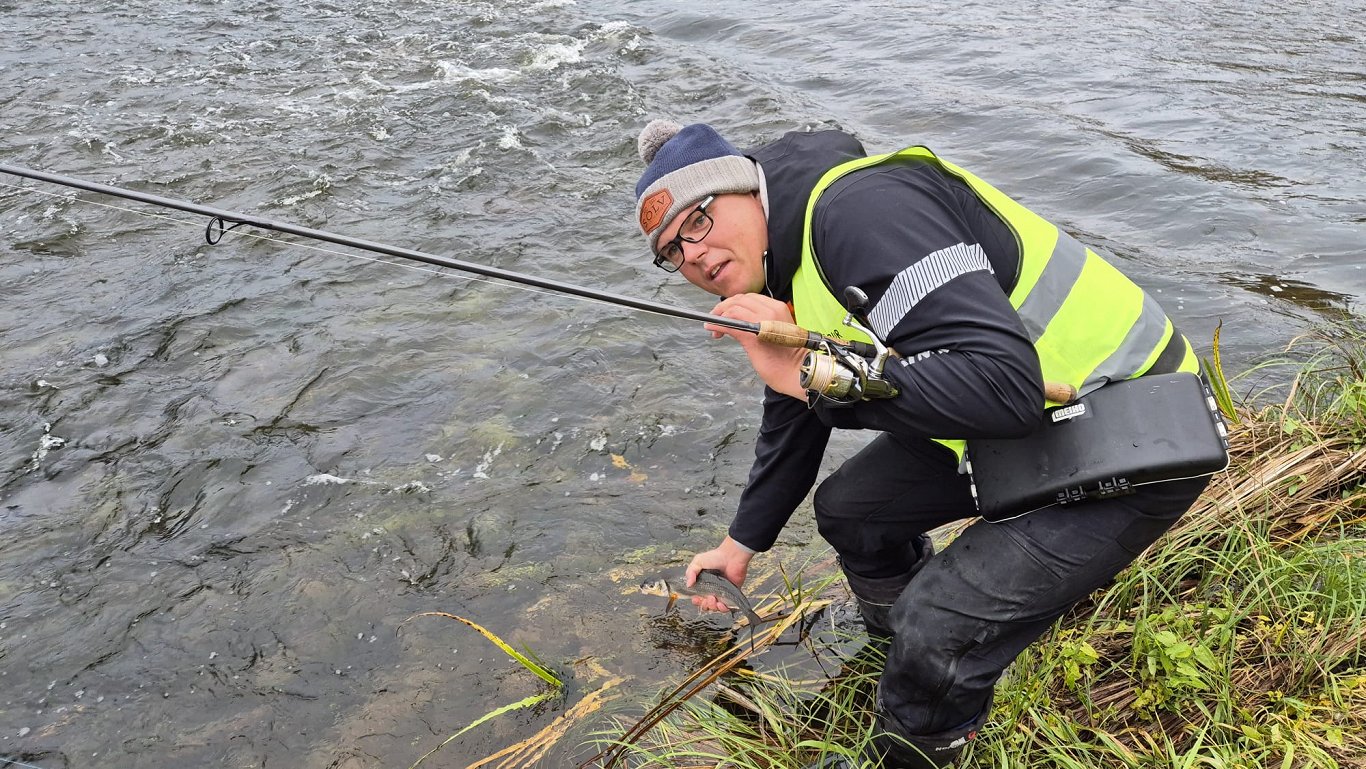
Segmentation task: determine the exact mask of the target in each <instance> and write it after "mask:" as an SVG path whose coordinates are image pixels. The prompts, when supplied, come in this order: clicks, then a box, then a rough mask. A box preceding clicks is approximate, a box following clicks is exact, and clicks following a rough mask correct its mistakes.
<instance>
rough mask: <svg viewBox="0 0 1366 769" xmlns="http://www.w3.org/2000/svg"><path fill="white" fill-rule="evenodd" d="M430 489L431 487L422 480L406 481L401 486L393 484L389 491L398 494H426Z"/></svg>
mask: <svg viewBox="0 0 1366 769" xmlns="http://www.w3.org/2000/svg"><path fill="white" fill-rule="evenodd" d="M431 490H432V487H431V486H428V485H427V484H425V483H423V482H422V481H408V482H407V483H405V484H403V485H402V486H395V487H394V488H392V489H390V491H393V492H396V493H398V494H426V493H428V492H430V491H431Z"/></svg>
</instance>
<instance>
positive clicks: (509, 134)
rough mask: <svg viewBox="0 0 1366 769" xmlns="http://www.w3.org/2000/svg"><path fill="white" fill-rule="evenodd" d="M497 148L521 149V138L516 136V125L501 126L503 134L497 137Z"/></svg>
mask: <svg viewBox="0 0 1366 769" xmlns="http://www.w3.org/2000/svg"><path fill="white" fill-rule="evenodd" d="M498 149H502V150H520V149H523V146H522V140H521V139H519V138H517V126H511V125H510V126H503V135H502V136H500V137H498Z"/></svg>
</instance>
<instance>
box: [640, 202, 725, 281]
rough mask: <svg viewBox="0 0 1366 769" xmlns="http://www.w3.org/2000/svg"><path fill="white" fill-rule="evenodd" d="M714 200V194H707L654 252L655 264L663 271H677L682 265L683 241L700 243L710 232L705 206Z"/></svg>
mask: <svg viewBox="0 0 1366 769" xmlns="http://www.w3.org/2000/svg"><path fill="white" fill-rule="evenodd" d="M713 200H716V196H715V195H708V196H707V197H705V198H703V200H702V202H701V203H699V204H698V206H697V208H694V209H693V210H692V213H690V214H688V218H686V219H684V220H683V226H682V227H679V228H678V234H677V235H676V236H674V239H673V240H671V241H669V242H668V243H665V244H664V247H663V248H661V249H659V250H658V251H656V252H655V266H656V267H658V268H659V269H661V270H664V271H665V272H678V268H679V267H682V266H683V241H687V242H689V243H701V242H702V239H703V238H705V237H707V233H709V232H711V225H712V219H711V214H708V213H707V206H709V205H711V204H712V201H713Z"/></svg>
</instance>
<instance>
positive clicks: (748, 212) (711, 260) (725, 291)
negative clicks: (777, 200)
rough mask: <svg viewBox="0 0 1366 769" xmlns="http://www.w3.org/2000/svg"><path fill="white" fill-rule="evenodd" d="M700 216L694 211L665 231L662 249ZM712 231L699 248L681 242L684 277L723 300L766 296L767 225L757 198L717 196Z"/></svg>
mask: <svg viewBox="0 0 1366 769" xmlns="http://www.w3.org/2000/svg"><path fill="white" fill-rule="evenodd" d="M696 210H697V206H695V205H694V206H689V207H688V208H686V209H684V210H683V212H682V213H680V214H679V215H678V216H676V217H674V219H673V221H671V222H669V223H668V225H666V226H665V227H664V232H663V233H662V234H661V235H660V238H659V243H660V247H661V248H662V247H663V244H665V243H668V242H670V241H672V240H673V239H674V238H675V237H676V236H677V235H678V231H679V229H680V228H681V227H682V226H683V223H684V222H685V221H687V220H688V218H689V217H690V216H692V214H693V212H695V211H696ZM706 212H707V215H708V216H710V217H711V220H712V224H711V230H710V231H708V232H707V235H706V237H704V238H702V239H701V241H700V242H698V243H690V242H688V241H686V240H683V241H679V245H680V246H681V247H682V249H683V264H682V266H680V267H679V270H678V271H679V272H681V273H683V277H685V278H687V279H688V282H689V283H691V284H693V285H694V286H697V287H698V288H700V289H702V290H703V291H706V292H708V293H711V294H715V295H717V296H721V297H727V296H736V295H737V294H748V293H757V292H760V291H763V290H764V251H766V250H767V249H768V224H767V222H766V221H765V220H764V208H763V204H761V203H760V202H759V197H758V195H757V194H754V193H733V194H728V195H717V196H716V198H715V199H714V200H712V202H711V204H710V205H708V206H707V211H706Z"/></svg>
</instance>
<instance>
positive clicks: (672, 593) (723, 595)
mask: <svg viewBox="0 0 1366 769" xmlns="http://www.w3.org/2000/svg"><path fill="white" fill-rule="evenodd" d="M640 592H642V593H644V594H646V595H657V596H660V597H662V598H668V599H669V603H668V604H667V605H666V606H665V607H664V611H668V610H669V609H671V608H673V605H674V601H677V600H678V597H679V596H681V595H704V596H705V595H709V596H714V597H716V598H719V599H721V602H722V603H723V604H725V605H726V606H727V607H729V608H730V610H731V612H732V613H733V612H736V611H740V612H743V613H744V615H745V618H746V619H747V620H749V648H750V650H751V651H752V650H753V649H754V631H756V630H758V628H759V624H760V623H762V622H763V621H764V620H763V618H762V617H760V616H759V613H758V612H756V611H754V604H752V603H750V600H749V598H748V597H747V596H746V595H745V593H744V591H742V590H741V589H740V588H739V587H737V586H736V584H735V583H734V582H731V581H730V580H728V579H726V577H725V575H724V574H722V573H721V572H719V571H717V570H716V569H703V570H702V571H700V572H698V574H697V581H696V582H694V583H693V584H692V587H687V586H686V585H682V584H674V583H671V582H669V580H667V579H664V578H663V577H661V578H659V579H651V580H646V581H644V582H642V583H640Z"/></svg>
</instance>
